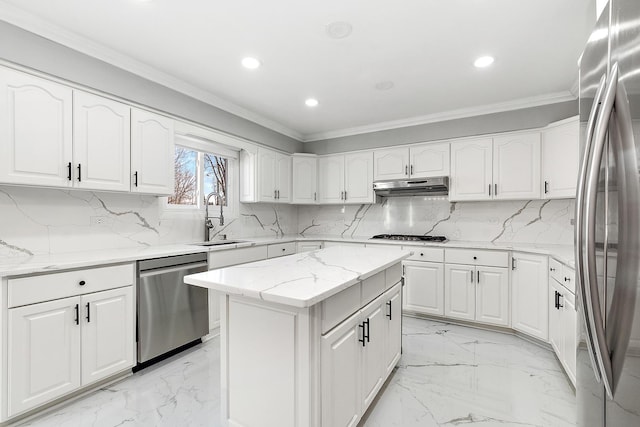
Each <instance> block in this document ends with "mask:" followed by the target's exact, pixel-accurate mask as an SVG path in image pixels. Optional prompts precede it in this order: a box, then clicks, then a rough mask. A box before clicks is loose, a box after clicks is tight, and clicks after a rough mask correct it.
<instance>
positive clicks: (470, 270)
mask: <svg viewBox="0 0 640 427" xmlns="http://www.w3.org/2000/svg"><path fill="white" fill-rule="evenodd" d="M475 274H476V272H475V268H474V267H473V266H470V265H457V264H445V266H444V307H445V308H444V315H445V316H446V317H451V318H454V319H462V320H475V318H476V285H475V282H476V279H475Z"/></svg>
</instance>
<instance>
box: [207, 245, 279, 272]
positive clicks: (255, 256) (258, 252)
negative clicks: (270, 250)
mask: <svg viewBox="0 0 640 427" xmlns="http://www.w3.org/2000/svg"><path fill="white" fill-rule="evenodd" d="M263 259H267V247H266V246H251V247H248V248H238V249H230V250H227V251H214V252H209V270H215V269H216V268H222V267H228V266H230V265H237V264H244V263H246V262H253V261H261V260H263Z"/></svg>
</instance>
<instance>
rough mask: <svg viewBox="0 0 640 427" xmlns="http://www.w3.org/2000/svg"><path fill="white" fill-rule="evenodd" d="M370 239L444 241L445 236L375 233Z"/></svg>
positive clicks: (445, 239) (445, 240)
mask: <svg viewBox="0 0 640 427" xmlns="http://www.w3.org/2000/svg"><path fill="white" fill-rule="evenodd" d="M372 239H384V240H403V241H409V242H434V243H445V242H447V241H448V240H447V238H446V237H444V236H422V235H412V234H377V235H375V236H373V237H372Z"/></svg>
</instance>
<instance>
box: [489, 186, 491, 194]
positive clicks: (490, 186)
mask: <svg viewBox="0 0 640 427" xmlns="http://www.w3.org/2000/svg"><path fill="white" fill-rule="evenodd" d="M489 195H491V184H489Z"/></svg>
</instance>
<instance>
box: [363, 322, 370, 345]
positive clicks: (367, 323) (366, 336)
mask: <svg viewBox="0 0 640 427" xmlns="http://www.w3.org/2000/svg"><path fill="white" fill-rule="evenodd" d="M363 323H365V324H366V325H367V335H365V336H364V338H366V339H367V342H369V332H370V331H369V318H367V320H365V321H364V322H363Z"/></svg>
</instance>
